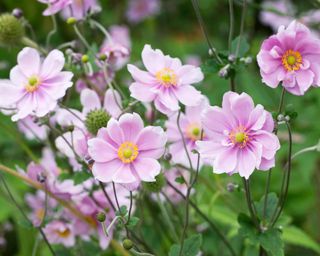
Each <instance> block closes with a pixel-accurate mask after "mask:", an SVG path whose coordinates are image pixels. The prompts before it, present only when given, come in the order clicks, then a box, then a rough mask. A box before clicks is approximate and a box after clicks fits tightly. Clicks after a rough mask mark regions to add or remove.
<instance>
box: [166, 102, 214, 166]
mask: <svg viewBox="0 0 320 256" xmlns="http://www.w3.org/2000/svg"><path fill="white" fill-rule="evenodd" d="M208 107H209V101H208V100H207V99H205V98H204V100H203V101H202V103H201V104H200V105H198V106H195V107H186V113H185V114H183V113H181V116H180V127H181V131H182V133H183V139H184V141H185V143H186V147H187V149H188V153H189V156H190V158H191V162H192V165H193V168H196V165H197V160H198V155H197V154H194V153H193V152H192V150H194V149H196V144H195V142H196V141H197V140H200V138H201V130H202V125H201V113H203V112H204V111H205V110H206V109H207V108H208ZM166 128H167V135H168V142H170V143H171V144H170V146H169V152H170V153H171V154H172V162H173V163H176V164H182V165H184V166H186V167H188V168H189V167H190V164H189V160H188V157H187V154H186V151H185V149H184V146H183V140H182V138H181V134H180V132H179V129H178V126H177V114H175V115H172V116H170V117H169V120H168V121H167V122H166ZM203 139H206V136H205V135H204V136H203ZM201 165H202V163H201ZM201 165H200V166H201Z"/></svg>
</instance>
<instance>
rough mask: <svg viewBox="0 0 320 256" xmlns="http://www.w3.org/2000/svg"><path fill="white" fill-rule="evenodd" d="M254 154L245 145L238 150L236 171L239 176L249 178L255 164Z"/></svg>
mask: <svg viewBox="0 0 320 256" xmlns="http://www.w3.org/2000/svg"><path fill="white" fill-rule="evenodd" d="M256 162H257V160H256V156H255V154H254V153H253V152H252V151H251V150H249V149H248V148H247V147H244V148H243V149H242V150H239V155H238V166H237V171H238V172H239V175H240V176H241V177H245V178H246V179H249V177H250V175H251V174H252V173H253V171H254V169H255V166H256Z"/></svg>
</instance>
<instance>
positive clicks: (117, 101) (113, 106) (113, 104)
mask: <svg viewBox="0 0 320 256" xmlns="http://www.w3.org/2000/svg"><path fill="white" fill-rule="evenodd" d="M103 106H104V108H105V110H106V111H107V112H108V113H109V114H110V115H111V116H112V117H115V118H117V117H118V116H120V114H121V113H122V101H121V97H120V94H119V93H118V92H117V91H116V90H112V89H108V90H107V91H106V94H105V96H104V101H103Z"/></svg>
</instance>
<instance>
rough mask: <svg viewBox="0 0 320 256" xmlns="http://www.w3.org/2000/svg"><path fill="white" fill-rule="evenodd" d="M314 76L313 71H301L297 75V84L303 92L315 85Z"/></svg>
mask: <svg viewBox="0 0 320 256" xmlns="http://www.w3.org/2000/svg"><path fill="white" fill-rule="evenodd" d="M313 78H314V74H313V72H312V71H311V70H299V72H297V73H296V79H297V83H298V85H299V87H300V89H301V91H302V92H305V91H307V90H308V89H309V88H310V86H311V85H312V83H313Z"/></svg>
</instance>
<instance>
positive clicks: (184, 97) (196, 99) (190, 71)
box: [128, 45, 203, 114]
mask: <svg viewBox="0 0 320 256" xmlns="http://www.w3.org/2000/svg"><path fill="white" fill-rule="evenodd" d="M142 61H143V64H144V66H145V67H146V69H147V71H142V70H140V69H138V68H137V67H135V66H133V65H130V64H129V65H128V70H129V72H130V73H131V75H132V77H133V79H134V80H135V82H134V83H132V84H131V85H130V88H129V89H130V92H131V97H133V98H135V99H137V100H140V101H142V102H151V101H154V104H155V106H156V108H157V109H158V110H159V111H160V112H162V113H164V114H171V113H172V112H175V111H178V110H179V109H180V106H179V102H181V103H182V104H183V105H186V106H196V105H198V104H199V103H200V102H201V100H202V95H201V93H200V92H199V91H197V90H196V89H195V88H194V87H193V86H191V84H194V83H198V82H200V81H202V79H203V73H202V72H201V69H200V68H199V67H194V66H192V65H182V64H181V61H180V60H179V59H177V58H171V57H170V56H168V55H164V54H163V53H162V51H160V50H153V49H152V48H151V47H150V45H145V46H144V48H143V51H142Z"/></svg>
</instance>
